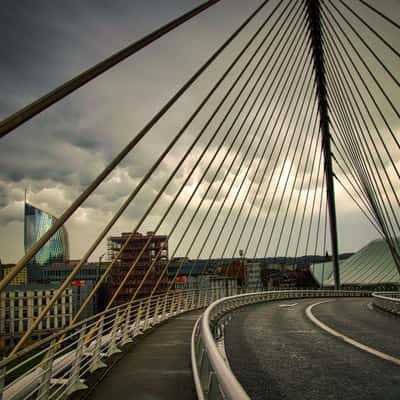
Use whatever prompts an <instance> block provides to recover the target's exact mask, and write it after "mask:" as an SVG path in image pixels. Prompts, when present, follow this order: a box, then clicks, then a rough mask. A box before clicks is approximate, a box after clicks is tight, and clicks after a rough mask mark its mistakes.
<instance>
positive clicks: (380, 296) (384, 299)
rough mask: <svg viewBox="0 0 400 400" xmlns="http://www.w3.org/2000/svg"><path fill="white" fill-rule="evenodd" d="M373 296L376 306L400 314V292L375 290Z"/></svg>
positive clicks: (373, 302)
mask: <svg viewBox="0 0 400 400" xmlns="http://www.w3.org/2000/svg"><path fill="white" fill-rule="evenodd" d="M372 298H373V299H372V304H373V305H374V307H378V308H380V309H382V310H384V311H388V312H390V313H392V314H396V315H400V292H374V293H372Z"/></svg>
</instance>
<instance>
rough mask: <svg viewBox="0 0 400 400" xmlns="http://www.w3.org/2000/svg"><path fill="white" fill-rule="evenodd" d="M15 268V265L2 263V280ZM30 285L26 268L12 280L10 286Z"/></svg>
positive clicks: (0, 275) (0, 273)
mask: <svg viewBox="0 0 400 400" xmlns="http://www.w3.org/2000/svg"><path fill="white" fill-rule="evenodd" d="M14 267H15V264H1V263H0V280H1V279H3V278H4V277H5V276H6V275H8V274H9V273H10V272H11V270H12V269H13V268H14ZM27 283H28V272H27V268H26V267H24V268H23V269H22V270H21V271H20V272H19V273H18V274H17V276H16V277H15V278H14V279H12V281H11V282H10V285H26V284H27Z"/></svg>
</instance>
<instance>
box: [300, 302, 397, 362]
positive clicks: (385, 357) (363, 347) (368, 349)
mask: <svg viewBox="0 0 400 400" xmlns="http://www.w3.org/2000/svg"><path fill="white" fill-rule="evenodd" d="M330 301H334V300H325V301H319V302H318V303H314V304H311V305H310V306H308V307H307V309H306V315H307V317H308V318H309V319H310V320H311V321H312V322H313V323H314V324H315V325H317V326H318V327H319V328H321V329H323V330H324V331H326V332H328V333H330V334H331V335H333V336H335V337H337V338H338V339H341V340H343V341H344V342H346V343H349V344H351V345H352V346H354V347H357V348H358V349H361V350H364V351H366V352H367V353H370V354H372V355H374V356H376V357H379V358H381V359H383V360H386V361H390V362H392V363H393V364H396V365H399V366H400V359H398V358H396V357H393V356H390V355H389V354H386V353H382V352H381V351H378V350H375V349H373V348H372V347H369V346H366V345H365V344H362V343H360V342H357V341H356V340H354V339H352V338H350V337H348V336H345V335H343V334H341V333H340V332H338V331H335V330H334V329H332V328H331V327H329V326H328V325H326V324H324V323H323V322H321V321H320V320H319V319H317V318H316V317H315V315H314V314H313V313H312V311H311V310H312V309H313V307H315V306H317V305H319V304H323V303H329V302H330Z"/></svg>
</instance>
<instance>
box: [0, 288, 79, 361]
mask: <svg viewBox="0 0 400 400" xmlns="http://www.w3.org/2000/svg"><path fill="white" fill-rule="evenodd" d="M57 289H58V285H49V284H47V285H43V284H27V285H18V286H11V285H10V286H7V287H6V289H5V290H3V291H2V292H1V293H0V354H1V353H3V354H2V355H4V353H6V352H7V351H8V350H9V349H10V347H12V346H13V345H15V344H16V343H17V342H18V340H19V339H20V338H21V337H22V335H23V334H24V333H25V332H26V330H27V329H28V327H29V326H30V325H31V324H32V323H33V321H34V320H35V319H36V317H37V316H38V315H39V314H40V312H41V311H42V310H43V308H44V307H45V306H46V304H47V303H48V302H49V301H50V299H51V298H52V297H53V295H54V292H55V291H56V290H57ZM71 319H72V289H71V288H67V289H65V290H64V291H63V293H62V295H61V296H60V297H59V298H58V300H57V302H56V303H55V304H54V305H53V307H51V309H50V310H49V312H48V313H47V315H46V316H45V317H44V318H43V319H42V321H41V322H40V323H39V325H38V327H37V328H36V329H35V330H34V332H33V333H32V336H31V337H30V338H29V340H28V342H27V344H29V343H30V342H32V341H35V340H37V339H40V338H43V337H46V336H48V335H50V334H51V333H53V332H55V331H57V330H58V329H62V328H64V327H66V326H68V324H69V323H70V321H71Z"/></svg>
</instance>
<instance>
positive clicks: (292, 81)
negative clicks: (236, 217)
mask: <svg viewBox="0 0 400 400" xmlns="http://www.w3.org/2000/svg"><path fill="white" fill-rule="evenodd" d="M298 43H299V42H298ZM296 47H297V45H296ZM303 53H304V51H303ZM298 54H299V53H298ZM285 58H286V57H285ZM297 59H298V56H296V61H297ZM294 65H295V64H293V65H292V68H291V70H293V68H294ZM303 69H304V68H303ZM286 70H287V66H286V67H285V71H284V73H285V72H286ZM301 72H303V71H301ZM284 73H283V74H281V77H280V79H279V84H280V82H281V81H282V78H283V76H284ZM290 74H291V73H290ZM300 75H301V74H300ZM294 82H295V79H294V78H292V80H291V83H290V87H292V86H293V83H294ZM286 85H287V84H286ZM297 85H298V83H297ZM277 89H278V85H277V86H276V88H275V91H274V94H273V95H272V96H271V101H270V104H271V102H272V99H273V97H274V96H275V93H276V91H277ZM289 93H290V91H287V94H286V98H285V101H284V104H285V102H286V99H287V97H288V95H289ZM277 104H278V103H276V104H275V107H274V111H273V113H274V112H275V110H276V108H277ZM269 106H270V105H268V107H267V108H269ZM282 111H283V108H282V109H281V111H280V113H281V112H282ZM273 113H272V114H271V117H270V120H269V122H268V124H267V126H268V125H269V123H270V122H271V118H272V115H273ZM275 125H276V123H275ZM278 136H279V135H277V136H276V141H275V144H274V148H275V146H276V143H277V140H278ZM226 199H227V196H225V198H224V201H223V205H224V204H225V201H226ZM231 209H232V207H231ZM230 211H231V210H230ZM218 216H219V214H217V216H216V218H215V220H214V223H215V221H216V220H217V218H218ZM227 220H228V219H227V218H225V221H224V223H223V226H222V228H221V229H220V232H219V234H218V237H217V240H215V242H214V246H213V249H212V250H211V252H210V256H209V261H210V260H211V257H212V254H213V252H214V250H215V247H216V245H217V243H218V242H219V239H220V238H221V235H222V232H223V230H224V227H225V225H226V223H227ZM212 225H213V224H212ZM210 233H211V230H210V232H209V233H208V235H207V237H209V236H210ZM204 245H205V242H204V243H203V247H204ZM199 256H200V254H199ZM221 257H222V256H221ZM209 261H208V262H207V264H205V267H204V268H203V272H202V274H201V276H203V274H204V272H205V271H206V268H207V266H208V263H209ZM195 265H196V261H195V263H194V264H193V265H192V268H191V271H190V274H189V276H191V273H192V271H193V269H194V267H195Z"/></svg>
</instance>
